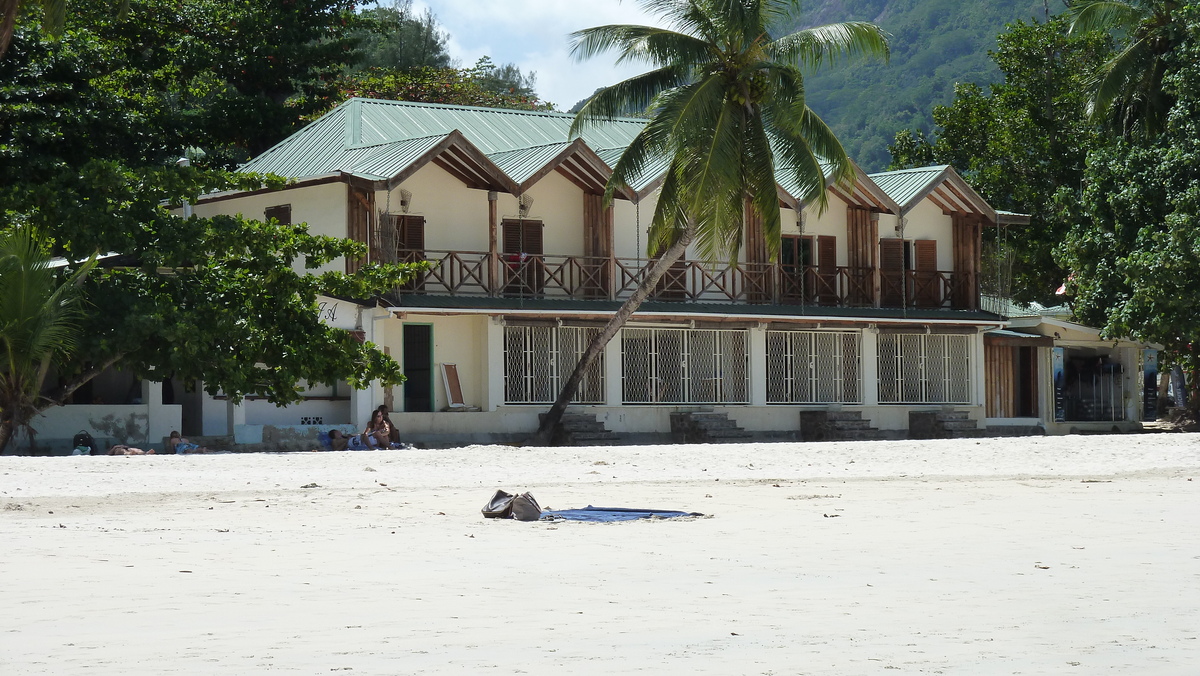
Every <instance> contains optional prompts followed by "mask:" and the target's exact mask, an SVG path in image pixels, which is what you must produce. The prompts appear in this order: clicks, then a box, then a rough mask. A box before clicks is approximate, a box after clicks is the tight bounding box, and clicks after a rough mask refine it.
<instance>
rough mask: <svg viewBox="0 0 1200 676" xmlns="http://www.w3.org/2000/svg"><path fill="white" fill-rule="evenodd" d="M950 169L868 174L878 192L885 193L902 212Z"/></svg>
mask: <svg viewBox="0 0 1200 676" xmlns="http://www.w3.org/2000/svg"><path fill="white" fill-rule="evenodd" d="M949 168H950V165H948V164H941V165H938V166H934V167H920V168H917V169H901V170H898V171H884V172H880V173H878V174H870V177H871V180H872V181H875V185H877V186H879V188H880V190H883V192H885V193H887V196H888V197H891V198H892V201H894V202H895V203H896V204H899V205H900V207H901V208H902V209H904V210H906V211H907V210H908V209H909V208H910V206H911V205H910V204H909V202H911V201H912V200H913V199H914V198H916V197H918V196H920V195H921V194H922V193H924V192H926V191H927V190H928V189H929V187H930V186H931V185H932V184H933V183H935V182H937V181H938V180H940V179H941V177H942V174H943V173H944V172H945V171H946V170H947V169H949Z"/></svg>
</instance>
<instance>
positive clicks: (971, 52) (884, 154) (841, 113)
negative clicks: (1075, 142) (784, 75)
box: [782, 0, 1063, 171]
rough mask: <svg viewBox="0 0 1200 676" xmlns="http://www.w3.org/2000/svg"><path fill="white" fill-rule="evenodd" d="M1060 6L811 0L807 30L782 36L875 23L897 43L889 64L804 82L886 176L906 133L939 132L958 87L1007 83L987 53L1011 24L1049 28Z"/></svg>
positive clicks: (848, 140)
mask: <svg viewBox="0 0 1200 676" xmlns="http://www.w3.org/2000/svg"><path fill="white" fill-rule="evenodd" d="M1062 8H1063V7H1062V4H1061V0H1055V2H1053V3H1051V4H1049V5H1046V4H1044V3H1043V2H1042V1H1041V0H989V1H988V2H964V1H963V0H812V1H811V2H806V3H805V5H804V12H803V14H802V15H801V17H800V18H801V23H798V24H797V25H793V26H783V27H782V28H783V29H784V30H783V32H790V31H791V30H795V29H797V28H803V27H806V26H816V25H821V24H825V23H831V22H835V21H871V22H874V23H877V24H879V25H880V26H882V27H883V29H884V30H886V31H887V32H888V33H889V34H890V35H891V40H892V42H891V45H892V58H891V62H890V63H888V64H883V63H878V62H872V63H853V64H839V65H837V66H836V67H834V68H826V69H822V70H819V71H817V72H815V73H812V74H810V75H809V76H808V78H807V79H806V80H805V84H806V88H807V90H808V104H809V106H811V107H812V108H813V110H815V111H817V113H818V114H820V115H821V117H822V118H823V119H824V120H825V121H826V122H827V123H828V124H829V125H830V126H831V127H832V128H833V130H834V131H835V132H836V133H837V135H838V138H840V139H841V140H842V143H843V144H844V145H845V146H846V151H847V152H848V153H849V154H850V156H851V157H853V158H854V159H855V160H857V161H858V162H859V164H861V165H862V166H863V168H864V169H867V170H868V171H879V170H882V169H883V168H885V167H886V166H887V164H888V162H889V160H890V157H889V155H888V150H887V147H888V144H889V143H891V142H892V138H893V136H895V134H896V132H897V131H900V130H901V129H921V130H924V131H927V132H928V131H930V130H931V129H932V128H933V119H932V111H933V107H934V106H935V105H938V104H948V103H950V101H951V100H952V99H953V98H954V84H955V83H956V82H975V83H978V84H980V85H982V86H984V87H985V88H986V85H988V84H991V83H993V82H997V81H999V80H1000V73H999V71H998V70H997V69H996V65H995V63H994V62H993V61H992V60H991V59H989V58H988V51H989V50H994V49H996V36H997V35H999V34H1000V33H1001V32H1002V31H1003V30H1004V24H1006V23H1008V22H1010V21H1016V20H1018V19H1025V20H1029V19H1031V18H1037V19H1039V20H1044V19H1045V17H1046V14H1047V10H1049V12H1051V13H1057V12H1059V11H1061V10H1062Z"/></svg>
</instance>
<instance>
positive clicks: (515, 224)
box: [501, 221, 521, 254]
mask: <svg viewBox="0 0 1200 676" xmlns="http://www.w3.org/2000/svg"><path fill="white" fill-rule="evenodd" d="M501 229H502V230H503V232H502V236H503V238H504V241H503V243H502V244H501V247H502V248H503V249H504V251H503V253H506V254H519V253H521V223H520V221H504V222H503V223H501Z"/></svg>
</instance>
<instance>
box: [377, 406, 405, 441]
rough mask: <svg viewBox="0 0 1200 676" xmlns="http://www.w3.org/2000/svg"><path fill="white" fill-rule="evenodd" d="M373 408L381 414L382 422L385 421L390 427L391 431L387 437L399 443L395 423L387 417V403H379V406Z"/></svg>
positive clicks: (398, 432) (398, 431) (398, 433)
mask: <svg viewBox="0 0 1200 676" xmlns="http://www.w3.org/2000/svg"><path fill="white" fill-rule="evenodd" d="M375 410H377V411H379V412H380V413H382V414H383V420H384V422H386V423H387V424H388V427H389V428H391V433H390V434H389V435H388V439H390V440H391V442H392V443H393V444H398V443H400V430H399V429H397V428H396V423H394V422H392V419H391V418H390V417H388V407H387V405H386V404H380V405H379V408H377V409H375Z"/></svg>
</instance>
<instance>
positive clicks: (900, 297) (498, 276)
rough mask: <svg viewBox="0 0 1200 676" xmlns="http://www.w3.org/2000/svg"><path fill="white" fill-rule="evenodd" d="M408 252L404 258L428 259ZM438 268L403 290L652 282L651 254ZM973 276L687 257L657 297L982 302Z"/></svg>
mask: <svg viewBox="0 0 1200 676" xmlns="http://www.w3.org/2000/svg"><path fill="white" fill-rule="evenodd" d="M414 253H417V252H402V253H401V260H422V258H421V257H420V256H414V255H413V254H414ZM423 255H424V258H423V260H426V261H429V262H430V264H431V265H430V269H429V270H428V271H427V272H425V273H424V274H423V275H422V276H421V277H420V278H419V279H417V280H415V281H414V282H411V283H409V284H407V285H406V286H404V287H401V288H399V289H396V293H398V294H400V295H412V294H429V295H448V296H488V297H509V298H559V299H577V300H624V299H625V298H628V297H629V296H630V295H631V294H632V293H633V291H634V289H636V288H637V286H638V285H639V284H640V283H641V282H642V280H643V279H645V276H646V273H647V271H648V269H649V267H650V265H651V263H652V261H649V260H647V259H645V258H642V259H635V258H589V257H584V256H558V255H548V254H547V255H532V254H525V255H520V256H517V255H510V254H500V255H497V256H495V257H492V256H491V255H489V254H488V253H487V252H472V251H425V252H423ZM976 293H977V292H976V290H975V284H974V278H973V276H972V275H970V274H966V273H954V272H945V271H937V272H927V271H914V270H907V271H897V272H890V271H886V270H884V271H877V270H875V269H873V268H851V267H816V266H805V267H802V266H788V265H781V264H761V263H743V264H740V265H738V266H736V267H735V266H732V265H729V264H727V263H726V264H715V265H714V264H710V263H705V262H702V261H694V260H682V261H679V262H677V263H675V264H674V265H673V266H671V268H670V269H669V270H668V271H667V272H666V274H664V275H663V277H662V279H660V280H659V283H658V285H657V287H656V289H655V292H654V293H653V294H652V295H651V299H653V300H661V301H676V302H685V303H748V304H775V305H817V306H828V307H884V308H900V307H911V308H930V309H936V308H945V309H975V308H977V307H978V297H977V296H976Z"/></svg>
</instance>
